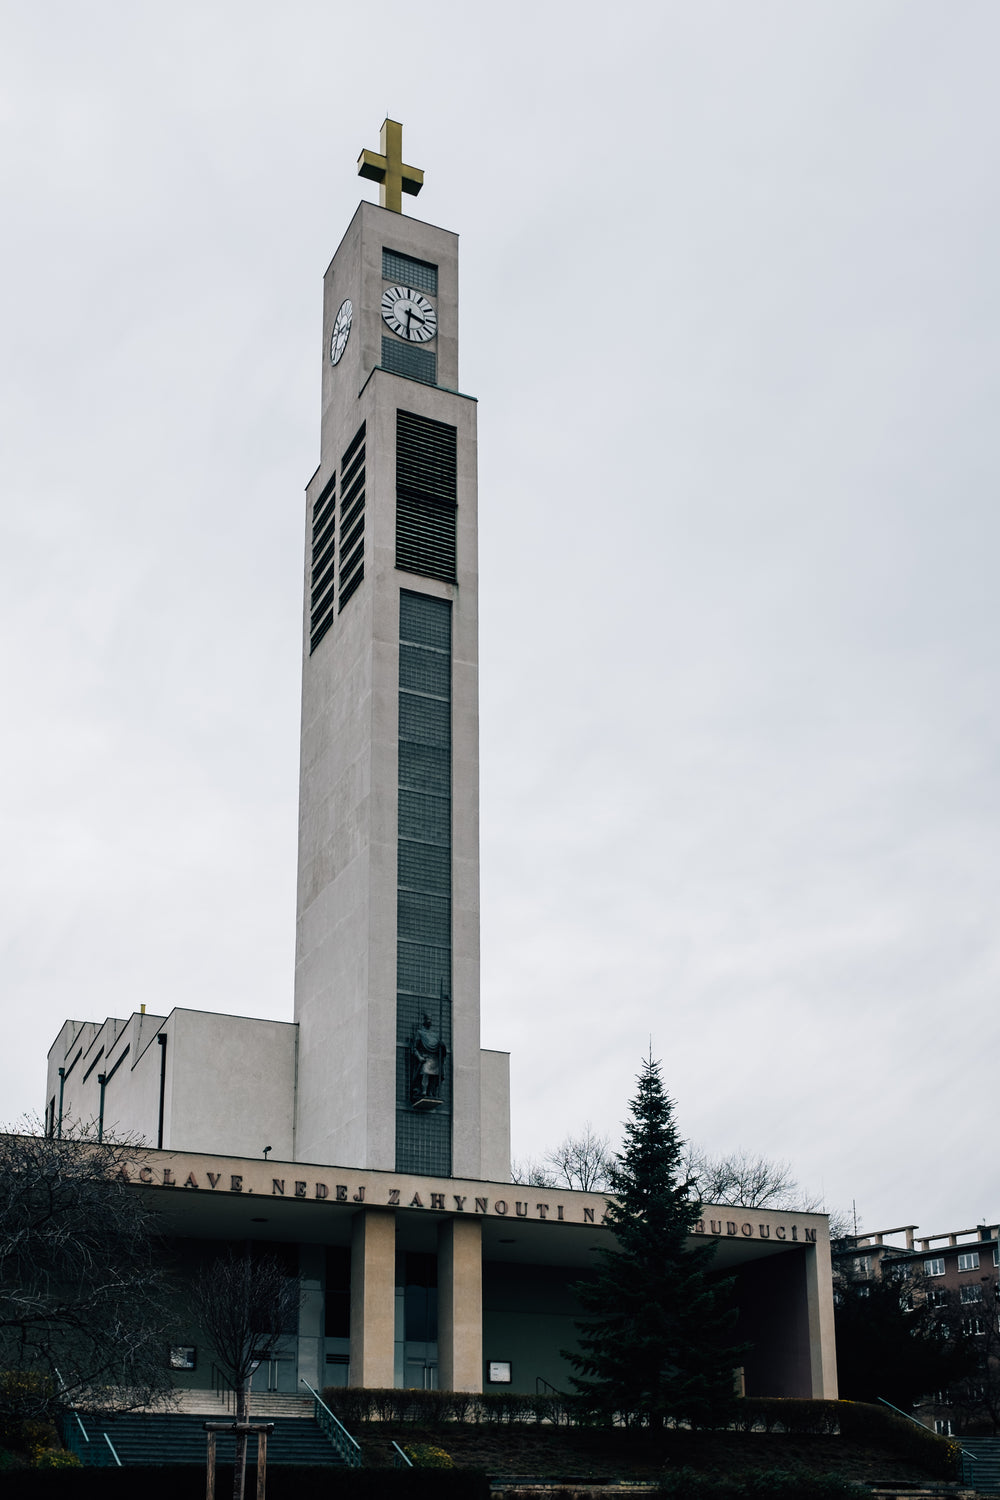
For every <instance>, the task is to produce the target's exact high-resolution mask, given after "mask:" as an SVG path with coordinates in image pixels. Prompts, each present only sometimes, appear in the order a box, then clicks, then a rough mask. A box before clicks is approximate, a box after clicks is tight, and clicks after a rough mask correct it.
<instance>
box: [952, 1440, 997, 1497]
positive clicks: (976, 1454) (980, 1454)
mask: <svg viewBox="0 0 1000 1500" xmlns="http://www.w3.org/2000/svg"><path fill="white" fill-rule="evenodd" d="M956 1441H957V1442H960V1443H961V1445H962V1447H963V1448H964V1449H965V1451H966V1453H968V1454H971V1456H972V1457H973V1458H974V1459H975V1460H976V1462H975V1463H974V1464H973V1466H972V1475H971V1479H970V1483H971V1484H972V1486H973V1487H974V1489H975V1492H976V1494H977V1495H1000V1438H989V1437H978V1438H974V1437H963V1438H957V1439H956Z"/></svg>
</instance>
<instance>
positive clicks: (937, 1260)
mask: <svg viewBox="0 0 1000 1500" xmlns="http://www.w3.org/2000/svg"><path fill="white" fill-rule="evenodd" d="M924 1275H925V1276H943V1275H944V1256H943V1255H936V1256H934V1257H933V1259H931V1260H925V1261H924Z"/></svg>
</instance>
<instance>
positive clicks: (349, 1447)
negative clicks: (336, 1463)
mask: <svg viewBox="0 0 1000 1500" xmlns="http://www.w3.org/2000/svg"><path fill="white" fill-rule="evenodd" d="M299 1384H300V1385H304V1386H305V1388H306V1390H307V1391H308V1392H309V1394H310V1396H312V1398H313V1416H314V1417H315V1418H316V1421H317V1422H318V1423H319V1425H320V1428H321V1430H322V1431H323V1433H325V1435H326V1436H327V1437H328V1438H329V1440H330V1442H331V1443H332V1444H333V1446H334V1447H335V1448H336V1450H337V1452H338V1453H339V1454H340V1456H341V1458H342V1459H343V1460H344V1463H345V1464H347V1466H348V1467H349V1468H351V1469H360V1467H361V1445H360V1443H359V1442H358V1441H357V1439H356V1438H353V1437H351V1434H350V1433H349V1432H348V1430H347V1428H346V1427H345V1426H344V1424H343V1422H342V1421H341V1420H340V1418H339V1417H337V1416H335V1415H334V1413H333V1412H332V1411H331V1410H330V1408H329V1407H328V1406H327V1404H326V1402H325V1401H324V1400H323V1397H322V1396H321V1395H320V1393H319V1391H314V1390H313V1388H312V1386H311V1385H310V1384H309V1382H308V1380H306V1379H305V1377H304V1376H301V1375H300V1376H299ZM321 1412H322V1413H323V1415H322V1416H321V1415H320V1413H321Z"/></svg>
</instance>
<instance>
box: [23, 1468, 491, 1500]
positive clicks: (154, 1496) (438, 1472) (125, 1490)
mask: <svg viewBox="0 0 1000 1500" xmlns="http://www.w3.org/2000/svg"><path fill="white" fill-rule="evenodd" d="M256 1472H257V1471H256V1469H255V1467H254V1465H253V1464H248V1465H247V1477H246V1494H247V1495H248V1496H252V1495H254V1494H255V1493H256V1482H257V1481H256ZM138 1492H141V1494H142V1497H143V1500H178V1496H181V1497H183V1500H201V1497H202V1496H203V1495H204V1493H205V1466H204V1464H164V1465H162V1466H160V1467H152V1466H151V1467H149V1468H142V1469H130V1468H126V1469H48V1470H42V1469H25V1470H22V1471H21V1472H20V1473H9V1474H4V1476H3V1496H4V1500H135V1496H136V1494H137V1493H138ZM232 1492H233V1469H232V1465H231V1464H220V1465H219V1467H218V1469H217V1470H216V1474H215V1493H216V1497H217V1500H226V1497H227V1496H229V1495H231V1494H232ZM489 1493H490V1482H489V1480H488V1478H487V1477H486V1475H485V1474H479V1473H476V1472H473V1471H471V1470H468V1469H464V1470H463V1469H431V1468H424V1469H337V1468H330V1467H329V1466H326V1467H323V1468H313V1467H310V1466H307V1465H302V1464H290V1465H288V1466H283V1465H280V1464H268V1466H267V1500H302V1497H303V1495H331V1496H332V1495H335V1496H336V1497H337V1500H489Z"/></svg>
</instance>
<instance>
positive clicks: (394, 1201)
mask: <svg viewBox="0 0 1000 1500" xmlns="http://www.w3.org/2000/svg"><path fill="white" fill-rule="evenodd" d="M389 1207H390V1208H398V1207H399V1188H390V1189H389Z"/></svg>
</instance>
